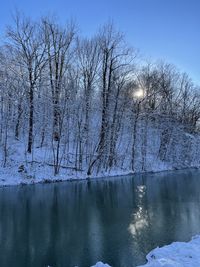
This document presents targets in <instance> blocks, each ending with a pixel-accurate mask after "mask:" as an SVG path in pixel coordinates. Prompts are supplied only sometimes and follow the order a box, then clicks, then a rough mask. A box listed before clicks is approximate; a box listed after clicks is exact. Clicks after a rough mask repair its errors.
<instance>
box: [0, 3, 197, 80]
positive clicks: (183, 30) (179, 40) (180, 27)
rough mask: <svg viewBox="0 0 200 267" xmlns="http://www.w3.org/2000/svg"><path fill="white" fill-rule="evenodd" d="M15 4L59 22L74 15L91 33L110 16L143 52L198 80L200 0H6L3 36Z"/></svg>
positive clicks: (0, 15) (1, 12)
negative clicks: (171, 64)
mask: <svg viewBox="0 0 200 267" xmlns="http://www.w3.org/2000/svg"><path fill="white" fill-rule="evenodd" d="M16 8H17V9H18V10H20V11H23V12H24V13H25V14H26V15H28V16H32V17H33V18H37V17H39V16H40V15H48V14H50V15H52V14H54V15H56V16H58V18H59V19H60V22H61V23H63V22H65V21H67V20H68V19H69V18H73V19H74V20H75V21H76V22H77V23H78V25H79V27H80V30H81V32H82V33H83V34H86V35H88V36H89V35H92V34H93V33H95V31H96V30H97V29H98V27H99V26H100V25H102V24H103V23H105V22H107V21H108V20H112V21H113V22H114V23H115V25H116V26H117V28H118V29H120V30H121V31H123V32H124V33H125V35H126V39H127V41H128V43H129V44H131V45H133V46H134V47H136V48H138V49H139V50H140V53H141V54H142V55H143V56H144V57H146V58H147V59H153V60H154V59H155V60H156V59H164V60H166V61H167V62H170V63H173V64H175V65H176V66H177V67H178V68H179V69H180V70H181V71H186V72H188V73H189V75H190V76H191V77H192V78H193V79H194V80H195V81H197V82H199V83H200V0H123V1H122V0H107V1H106V0H40V1H39V0H6V1H4V0H2V3H1V9H0V32H1V35H2V34H3V31H4V29H5V25H7V24H11V23H12V17H11V13H12V12H14V10H15V9H16Z"/></svg>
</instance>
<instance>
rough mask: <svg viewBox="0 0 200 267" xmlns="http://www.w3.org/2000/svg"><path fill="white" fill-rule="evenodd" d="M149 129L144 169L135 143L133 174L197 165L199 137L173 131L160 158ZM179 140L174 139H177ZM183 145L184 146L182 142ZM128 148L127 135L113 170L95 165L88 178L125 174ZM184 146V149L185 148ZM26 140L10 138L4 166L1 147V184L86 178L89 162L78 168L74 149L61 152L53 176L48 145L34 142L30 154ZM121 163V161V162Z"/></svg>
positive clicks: (155, 134) (154, 134) (156, 141)
mask: <svg viewBox="0 0 200 267" xmlns="http://www.w3.org/2000/svg"><path fill="white" fill-rule="evenodd" d="M153 130H154V129H150V130H149V131H150V133H149V136H151V138H149V143H148V145H147V148H146V149H147V151H146V158H145V169H144V170H143V169H142V165H143V164H142V154H141V147H142V144H140V142H139V141H138V142H137V146H138V147H137V153H136V157H135V173H140V172H160V171H168V170H177V169H183V168H199V167H200V157H199V147H200V137H199V136H193V135H189V134H186V133H184V132H179V134H178V133H176V134H174V136H173V138H172V141H173V140H175V141H174V142H172V141H171V143H170V144H169V148H168V150H167V153H166V159H165V160H161V159H160V158H159V156H158V153H159V148H160V141H159V140H160V139H159V136H160V135H159V133H158V130H154V131H155V132H153ZM156 131H157V132H156ZM176 139H177V140H178V141H177V140H176ZM185 144H186V145H185ZM126 147H131V145H130V143H129V140H128V138H127V140H126V142H125V141H123V142H122V144H121V147H120V148H119V149H118V152H117V155H118V159H117V162H116V165H115V167H114V166H113V167H112V169H103V168H101V169H98V172H97V171H96V169H95V167H94V169H93V171H92V174H91V177H90V178H93V177H94V178H96V177H108V176H119V175H127V174H130V173H132V170H131V164H130V162H131V157H130V155H131V152H130V151H129V152H130V153H128V152H126V151H124V150H125V148H126ZM186 148H187V149H186ZM26 149H27V147H26V142H25V141H24V140H14V139H13V138H10V141H9V146H8V147H7V160H6V164H5V166H3V165H4V164H3V162H4V153H3V148H2V147H1V146H0V186H7V185H20V184H22V185H23V184H33V183H42V182H44V183H45V182H46V183H50V182H54V181H65V180H78V179H86V178H87V170H88V165H87V164H86V163H83V164H82V170H79V171H77V168H76V164H75V162H76V160H75V159H74V151H73V148H70V149H69V151H70V153H69V154H68V155H66V154H63V156H62V162H61V167H60V172H59V175H56V176H54V167H53V165H54V163H53V155H52V153H53V152H52V148H51V147H49V146H48V145H46V146H43V147H40V146H38V144H37V143H36V144H35V145H34V147H33V151H32V154H28V153H27V151H26ZM122 162H123V164H122Z"/></svg>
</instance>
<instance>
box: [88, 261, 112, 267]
mask: <svg viewBox="0 0 200 267" xmlns="http://www.w3.org/2000/svg"><path fill="white" fill-rule="evenodd" d="M91 267H111V266H110V265H108V264H106V263H105V264H104V263H103V262H101V261H99V262H97V263H96V264H95V265H93V266H91Z"/></svg>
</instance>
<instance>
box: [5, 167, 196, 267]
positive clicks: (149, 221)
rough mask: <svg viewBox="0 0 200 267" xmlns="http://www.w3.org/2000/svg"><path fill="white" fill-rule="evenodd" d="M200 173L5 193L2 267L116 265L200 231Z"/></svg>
mask: <svg viewBox="0 0 200 267" xmlns="http://www.w3.org/2000/svg"><path fill="white" fill-rule="evenodd" d="M199 177H200V173H199V172H198V171H187V172H186V171H185V172H176V173H168V174H167V173H163V174H157V175H153V174H152V175H140V176H137V177H134V178H131V177H126V178H117V179H109V180H106V179H105V180H100V181H92V182H86V181H85V182H79V183H63V184H51V185H36V186H29V187H22V188H20V187H13V188H1V189H0V251H1V253H0V266H1V267H7V266H17V267H18V266H19V267H29V266H30V267H32V266H47V265H51V266H54V267H72V266H79V267H88V266H91V265H92V264H94V263H95V262H97V261H98V260H102V261H104V262H108V263H109V264H110V265H112V266H115V267H119V266H120V267H134V266H136V265H139V264H142V263H144V262H145V255H146V254H147V253H148V251H150V250H151V249H152V248H154V247H156V246H162V245H164V244H168V243H171V242H172V241H175V240H180V241H184V240H185V241H186V240H189V239H190V238H191V236H192V235H195V234H197V233H199V232H200V205H199V204H200V194H199V189H200V183H199Z"/></svg>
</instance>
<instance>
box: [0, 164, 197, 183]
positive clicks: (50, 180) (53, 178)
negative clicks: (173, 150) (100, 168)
mask: <svg viewBox="0 0 200 267" xmlns="http://www.w3.org/2000/svg"><path fill="white" fill-rule="evenodd" d="M184 170H185V171H187V170H188V171H189V170H200V167H196V166H191V167H182V168H175V169H173V168H171V169H164V170H155V171H146V172H131V171H127V172H124V171H122V172H121V171H118V172H106V173H104V174H102V173H101V174H99V175H96V176H87V175H86V174H83V173H82V174H81V175H80V174H79V176H78V175H74V176H60V175H58V176H51V177H50V178H45V177H44V178H34V179H33V178H31V179H30V178H27V177H26V176H22V175H19V173H16V176H17V177H16V179H14V180H13V179H10V181H7V180H6V179H5V178H1V174H0V188H2V187H11V186H27V185H35V184H50V183H62V182H83V181H90V182H92V181H96V180H104V179H113V178H119V177H129V176H138V175H147V174H149V175H154V174H159V173H167V172H178V171H184ZM12 175H13V174H9V173H7V176H12Z"/></svg>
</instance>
